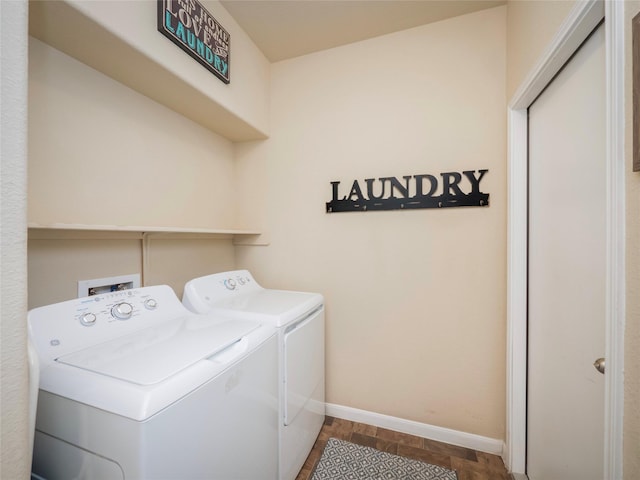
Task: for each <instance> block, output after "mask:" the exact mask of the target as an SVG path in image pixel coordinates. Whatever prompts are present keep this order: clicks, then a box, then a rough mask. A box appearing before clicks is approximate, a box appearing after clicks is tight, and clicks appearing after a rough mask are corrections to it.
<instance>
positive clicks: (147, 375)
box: [56, 316, 260, 385]
mask: <svg viewBox="0 0 640 480" xmlns="http://www.w3.org/2000/svg"><path fill="white" fill-rule="evenodd" d="M259 326H260V323H259V322H257V321H253V320H243V321H238V320H227V319H224V320H221V319H219V318H215V317H210V316H191V317H185V318H181V319H176V320H173V321H170V322H166V323H163V324H161V325H158V326H156V327H153V328H147V329H144V330H141V331H138V332H135V333H132V334H130V335H125V336H123V337H120V338H116V339H114V340H110V341H108V342H105V343H102V344H100V345H97V346H94V347H91V348H87V349H84V350H80V351H78V352H74V353H71V354H67V355H64V356H62V357H60V358H57V359H56V361H57V362H59V363H64V364H66V365H70V366H73V367H78V368H82V369H84V370H89V371H91V372H94V373H98V374H101V375H107V376H109V377H113V378H116V379H120V380H124V381H127V382H131V383H135V384H138V385H153V384H156V383H159V382H162V381H163V380H166V379H168V378H170V377H172V376H173V375H175V374H177V373H178V372H180V371H181V370H184V369H186V368H188V367H189V366H191V365H193V364H194V363H196V362H198V361H200V360H202V359H204V358H207V357H210V356H212V355H215V354H216V353H218V352H220V351H222V350H224V349H225V348H227V347H229V346H231V345H233V344H234V343H236V342H237V341H239V340H241V339H242V337H244V336H246V335H247V334H249V333H250V332H252V331H253V330H255V329H257V328H258V327H259Z"/></svg>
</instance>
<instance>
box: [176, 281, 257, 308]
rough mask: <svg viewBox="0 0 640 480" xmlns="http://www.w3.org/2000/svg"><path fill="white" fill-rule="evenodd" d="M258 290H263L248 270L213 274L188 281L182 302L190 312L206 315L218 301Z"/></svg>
mask: <svg viewBox="0 0 640 480" xmlns="http://www.w3.org/2000/svg"><path fill="white" fill-rule="evenodd" d="M258 290H264V288H262V287H261V286H260V285H259V284H258V282H256V280H255V279H254V278H253V276H252V275H251V273H250V272H249V271H248V270H234V271H231V272H222V273H214V274H213V275H207V276H206V277H199V278H194V279H193V280H190V281H188V282H187V284H186V285H185V287H184V296H183V298H182V302H183V303H184V304H185V305H186V306H187V308H189V310H191V311H194V312H198V313H206V312H208V311H209V310H210V309H211V307H212V306H213V305H214V304H215V303H216V302H218V301H220V300H223V299H225V298H229V297H234V296H238V295H241V294H245V293H250V292H256V291H258Z"/></svg>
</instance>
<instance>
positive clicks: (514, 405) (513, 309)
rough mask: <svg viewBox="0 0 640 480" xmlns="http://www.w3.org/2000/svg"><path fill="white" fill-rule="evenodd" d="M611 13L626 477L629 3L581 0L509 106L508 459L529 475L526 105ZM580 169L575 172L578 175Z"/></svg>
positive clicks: (608, 403) (613, 255) (611, 160)
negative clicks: (626, 27)
mask: <svg viewBox="0 0 640 480" xmlns="http://www.w3.org/2000/svg"><path fill="white" fill-rule="evenodd" d="M603 18H606V22H605V29H606V30H605V37H606V40H605V50H606V77H607V78H606V85H607V86H606V89H607V90H606V109H607V120H606V123H607V147H606V148H607V159H606V161H607V178H606V182H607V187H606V188H607V200H606V201H607V205H606V215H607V233H606V237H607V246H606V255H607V259H606V264H607V267H606V276H607V278H606V290H607V291H606V318H605V325H606V338H605V343H606V346H605V352H604V353H605V357H606V359H607V360H606V364H607V373H606V376H605V378H606V380H605V412H604V414H605V439H604V444H605V452H604V463H605V465H604V472H605V476H606V479H610V480H614V479H620V478H622V433H623V432H622V409H623V403H624V390H623V376H622V372H623V360H624V320H625V318H624V315H625V305H624V298H625V292H624V287H625V278H624V274H625V264H624V257H625V252H624V248H625V242H624V232H625V229H624V221H625V218H624V202H625V193H624V166H625V159H624V78H623V74H624V2H622V1H616V0H613V1H606V2H605V1H603V0H589V1H586V2H583V1H577V2H576V4H575V6H574V8H573V9H572V10H571V12H570V14H569V15H568V17H567V18H566V19H565V21H564V23H563V24H562V25H561V27H560V30H559V31H558V33H557V34H556V36H555V37H554V39H553V41H552V42H551V44H550V46H549V48H548V49H547V50H546V52H545V53H544V55H542V57H541V58H540V60H539V61H538V63H537V64H536V66H535V68H534V69H533V70H532V71H531V72H530V74H529V75H528V76H527V78H526V79H525V81H524V82H523V83H522V85H520V88H518V90H517V91H516V93H515V94H514V96H513V98H512V100H511V102H510V103H509V109H508V128H509V131H508V140H509V145H508V160H507V162H508V201H509V207H508V214H507V215H508V227H507V235H508V239H507V248H508V252H507V438H506V445H505V451H504V457H505V462H506V464H507V468H508V469H509V471H511V472H512V473H514V476H515V478H516V479H517V478H526V477H525V476H524V473H525V467H526V465H525V458H526V418H527V417H526V414H527V412H526V401H527V210H528V205H527V184H528V179H527V175H528V174H527V150H528V148H527V131H528V119H527V109H528V108H529V106H530V105H531V104H532V103H533V101H534V100H535V99H536V97H537V96H538V95H539V94H540V93H541V92H542V90H543V89H544V88H545V87H546V86H547V85H548V84H549V83H550V82H551V80H552V79H553V77H554V76H555V75H556V74H557V73H558V72H559V71H560V69H561V68H562V66H563V65H564V64H565V62H566V61H567V60H568V59H569V58H570V57H571V56H572V55H573V54H574V53H575V51H576V50H577V49H578V47H579V46H580V45H581V44H582V42H583V41H584V40H585V39H586V38H587V37H588V36H589V34H590V33H591V32H592V31H593V29H594V28H595V27H596V26H597V25H598V24H599V23H600V21H601V20H602V19H603ZM579 174H580V172H576V175H579Z"/></svg>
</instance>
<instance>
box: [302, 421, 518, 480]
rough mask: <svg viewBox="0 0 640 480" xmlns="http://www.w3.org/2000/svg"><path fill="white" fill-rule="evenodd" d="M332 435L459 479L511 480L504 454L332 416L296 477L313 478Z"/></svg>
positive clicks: (303, 479)
mask: <svg viewBox="0 0 640 480" xmlns="http://www.w3.org/2000/svg"><path fill="white" fill-rule="evenodd" d="M330 437H334V438H340V439H342V440H347V441H349V442H352V443H357V444H359V445H364V446H367V447H373V448H377V449H378V450H382V451H385V452H389V453H392V454H394V455H401V456H403V457H407V458H412V459H415V460H420V461H423V462H427V463H431V464H434V465H440V466H442V467H445V468H449V469H451V470H455V471H456V473H457V475H458V480H511V476H510V475H509V474H508V473H507V470H506V468H505V466H504V463H503V462H502V458H500V457H499V456H497V455H491V454H488V453H484V452H478V451H476V450H470V449H468V448H464V447H457V446H455V445H448V444H446V443H441V442H436V441H434V440H428V439H426V438H422V437H415V436H413V435H408V434H406V433H399V432H394V431H392V430H387V429H385V428H380V427H373V426H371V425H365V424H363V423H357V422H351V421H349V420H342V419H340V418H333V417H327V418H326V419H325V422H324V425H323V427H322V430H321V431H320V435H319V436H318V439H317V440H316V443H315V445H314V446H313V449H312V450H311V453H310V454H309V457H308V458H307V460H306V462H305V464H304V466H303V467H302V470H300V473H299V474H298V476H297V477H296V480H310V479H311V476H312V475H313V469H314V468H315V466H316V463H317V462H318V460H319V459H320V455H322V450H323V449H324V446H325V445H326V443H327V440H328V439H329V438H330ZM407 480H408V479H407Z"/></svg>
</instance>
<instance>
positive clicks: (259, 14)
mask: <svg viewBox="0 0 640 480" xmlns="http://www.w3.org/2000/svg"><path fill="white" fill-rule="evenodd" d="M221 3H222V5H223V6H224V7H225V8H226V9H227V10H228V11H229V13H230V14H231V15H232V16H233V18H234V19H235V20H236V21H237V22H238V23H239V24H240V26H241V27H242V28H243V30H244V31H245V32H246V33H247V34H248V35H249V37H251V39H252V40H253V41H254V43H255V44H256V45H257V46H258V48H260V50H262V53H263V54H264V55H265V56H266V57H267V58H268V59H269V60H270V61H271V62H277V61H279V60H284V59H287V58H293V57H297V56H300V55H305V54H307V53H312V52H317V51H320V50H325V49H327V48H333V47H337V46H340V45H346V44H348V43H353V42H357V41H360V40H365V39H367V38H372V37H377V36H379V35H385V34H387V33H392V32H397V31H400V30H405V29H407V28H412V27H417V26H419V25H425V24H427V23H432V22H437V21H440V20H444V19H446V18H451V17H456V16H458V15H464V14H466V13H471V12H476V11H478V10H484V9H486V8H491V7H495V6H498V5H504V4H505V3H506V0H221Z"/></svg>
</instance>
